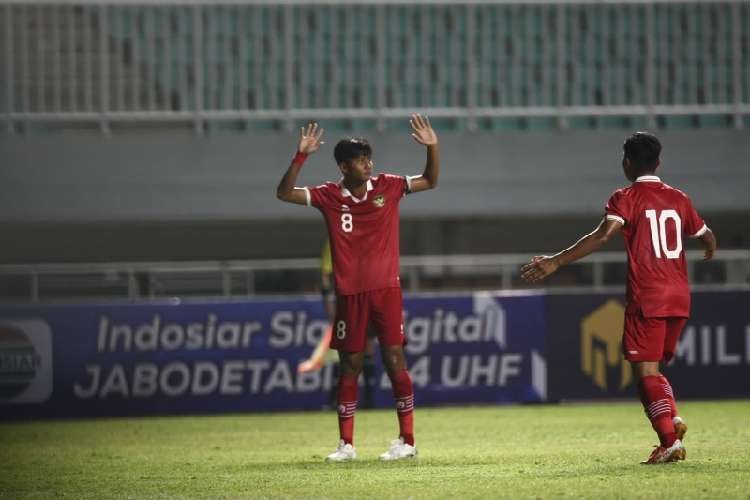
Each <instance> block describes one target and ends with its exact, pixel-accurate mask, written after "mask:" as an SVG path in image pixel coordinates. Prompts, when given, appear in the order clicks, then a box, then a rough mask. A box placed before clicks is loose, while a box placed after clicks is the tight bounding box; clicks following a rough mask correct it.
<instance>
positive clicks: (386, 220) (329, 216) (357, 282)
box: [276, 115, 440, 461]
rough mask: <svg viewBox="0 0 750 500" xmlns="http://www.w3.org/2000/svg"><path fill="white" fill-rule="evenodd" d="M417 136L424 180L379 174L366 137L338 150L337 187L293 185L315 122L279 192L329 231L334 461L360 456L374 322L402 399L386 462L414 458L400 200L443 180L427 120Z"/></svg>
mask: <svg viewBox="0 0 750 500" xmlns="http://www.w3.org/2000/svg"><path fill="white" fill-rule="evenodd" d="M410 124H411V128H412V134H411V135H412V137H413V138H414V140H416V141H417V142H418V143H419V144H422V145H424V146H426V148H427V161H426V164H425V168H424V172H423V173H422V175H419V176H414V177H404V176H396V175H390V174H380V175H377V176H373V175H372V174H373V162H372V148H371V147H370V145H369V144H368V142H367V141H365V140H364V139H353V138H350V139H344V140H342V141H340V142H339V143H338V144H337V145H336V147H335V148H334V158H335V159H336V163H337V165H338V167H339V169H340V171H341V173H342V175H343V177H342V178H341V180H339V181H338V182H327V183H325V184H322V185H319V186H315V187H302V188H298V187H295V186H294V184H295V181H296V179H297V175H298V174H299V171H300V169H301V167H302V164H303V163H304V161H305V160H306V158H307V156H308V155H309V154H310V153H313V152H315V151H317V150H318V148H319V147H320V145H321V144H322V142H321V140H320V139H321V137H322V135H323V130H322V129H319V128H318V126H317V124H315V123H311V124H309V125H308V126H307V127H305V128H303V129H302V131H301V134H300V140H299V145H298V148H297V154H296V156H295V157H294V159H293V160H292V163H291V165H290V166H289V169H288V170H287V172H286V174H284V177H283V178H282V179H281V182H280V183H279V186H278V188H277V190H276V195H277V197H278V198H279V199H281V200H284V201H288V202H290V203H297V204H302V205H308V206H313V207H315V208H317V209H318V210H320V212H321V213H322V214H323V217H324V218H325V221H326V225H327V226H328V235H329V240H330V242H331V256H332V258H333V270H334V286H335V289H336V316H335V319H334V324H333V335H332V337H331V347H332V348H334V349H337V350H338V351H339V357H340V371H341V373H340V377H339V383H338V419H339V436H340V440H339V446H338V448H337V449H336V451H334V452H333V453H331V454H330V455H329V456H328V457H327V460H329V461H347V460H352V459H354V458H355V457H356V453H355V451H354V441H353V440H354V413H355V410H356V408H357V380H358V378H359V374H360V372H361V371H362V368H363V363H364V351H365V344H366V335H367V327H368V324H370V323H372V325H373V326H374V327H375V328H376V330H377V332H378V339H379V341H380V348H381V353H382V355H383V364H384V366H385V369H386V372H387V373H388V377H389V378H390V380H391V385H392V387H393V394H394V397H395V399H396V414H397V416H398V421H399V438H398V439H396V440H395V441H393V442H392V443H391V447H390V448H389V449H388V451H386V452H385V453H383V454H382V455H381V456H380V458H381V459H383V460H398V459H402V458H409V457H414V456H416V454H417V449H416V447H415V444H414V429H413V427H414V420H413V419H414V417H413V414H414V389H413V386H412V380H411V376H410V375H409V372H408V371H407V369H406V359H405V357H404V349H403V345H404V343H405V338H404V329H403V313H402V310H403V306H402V300H401V285H400V280H399V216H398V208H399V203H400V202H401V199H402V198H403V197H404V196H406V195H407V194H409V193H415V192H417V191H424V190H427V189H432V188H434V187H435V186H436V185H437V181H438V175H439V170H440V169H439V156H438V140H437V135H436V134H435V131H434V130H433V129H432V126H431V125H430V122H429V120H428V119H427V118H426V117H422V116H420V115H413V116H412V119H411V120H410Z"/></svg>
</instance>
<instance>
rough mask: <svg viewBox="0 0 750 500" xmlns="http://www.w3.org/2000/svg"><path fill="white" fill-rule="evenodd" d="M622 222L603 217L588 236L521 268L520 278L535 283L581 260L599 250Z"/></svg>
mask: <svg viewBox="0 0 750 500" xmlns="http://www.w3.org/2000/svg"><path fill="white" fill-rule="evenodd" d="M622 226H623V224H622V222H620V221H619V220H614V219H611V218H607V217H604V218H603V219H602V221H601V222H600V223H599V225H598V226H597V227H596V229H594V230H593V231H592V232H590V233H589V234H587V235H585V236H583V237H582V238H581V239H579V240H578V241H576V242H575V243H574V244H573V245H571V246H570V247H568V248H566V249H565V250H563V251H561V252H558V253H556V254H555V255H539V256H536V257H534V259H532V261H531V262H529V263H528V264H526V265H525V266H523V267H522V268H521V277H522V278H523V279H524V280H526V281H528V282H530V283H536V282H538V281H541V280H543V279H544V278H546V277H547V276H549V275H550V274H552V273H554V272H555V271H557V270H558V269H559V268H560V267H562V266H564V265H567V264H570V263H571V262H575V261H577V260H578V259H582V258H583V257H585V256H587V255H588V254H590V253H592V252H595V251H597V250H599V249H600V248H601V247H602V245H604V244H605V243H607V242H608V241H609V240H610V238H612V236H613V235H614V234H616V233H619V232H620V231H621V230H622Z"/></svg>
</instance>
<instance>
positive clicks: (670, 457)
mask: <svg viewBox="0 0 750 500" xmlns="http://www.w3.org/2000/svg"><path fill="white" fill-rule="evenodd" d="M684 452H685V447H684V446H682V442H681V441H680V440H679V439H678V440H676V441H675V442H674V444H673V445H672V446H670V447H669V448H665V447H663V446H656V447H655V448H654V451H652V452H651V456H649V457H648V459H647V460H644V461H643V462H641V463H642V464H649V465H652V464H665V463H668V462H676V461H677V460H684ZM680 457H683V458H680Z"/></svg>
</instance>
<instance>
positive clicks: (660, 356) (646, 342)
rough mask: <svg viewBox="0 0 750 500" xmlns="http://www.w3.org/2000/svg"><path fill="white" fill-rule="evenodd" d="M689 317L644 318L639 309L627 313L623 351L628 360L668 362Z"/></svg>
mask: <svg viewBox="0 0 750 500" xmlns="http://www.w3.org/2000/svg"><path fill="white" fill-rule="evenodd" d="M687 320H688V319H687V318H678V317H668V318H644V317H643V314H642V313H641V312H640V311H639V312H638V313H636V314H626V315H625V332H624V334H623V336H622V351H623V354H624V355H625V359H627V360H628V361H635V362H638V361H661V362H663V363H667V362H668V361H669V360H670V359H672V356H674V350H675V347H676V346H677V339H679V338H680V333H682V329H683V328H685V323H687Z"/></svg>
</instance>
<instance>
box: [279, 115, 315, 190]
mask: <svg viewBox="0 0 750 500" xmlns="http://www.w3.org/2000/svg"><path fill="white" fill-rule="evenodd" d="M321 137H323V129H322V128H318V124H317V123H308V124H307V127H302V128H301V129H300V134H299V144H298V145H297V154H296V155H295V156H294V159H292V163H291V165H289V168H288V169H287V170H286V173H285V174H284V177H282V178H281V181H280V182H279V186H278V187H277V188H276V197H277V198H278V199H280V200H282V201H287V202H289V203H296V204H298V205H306V204H307V191H305V190H304V189H302V188H298V187H294V184H295V183H296V182H297V176H298V175H299V171H300V170H301V169H302V165H303V164H304V163H305V160H306V159H307V156H308V155H310V154H312V153H314V152H315V151H317V150H318V149H319V148H320V145H321V144H323V142H322V141H321V140H320V138H321Z"/></svg>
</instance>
